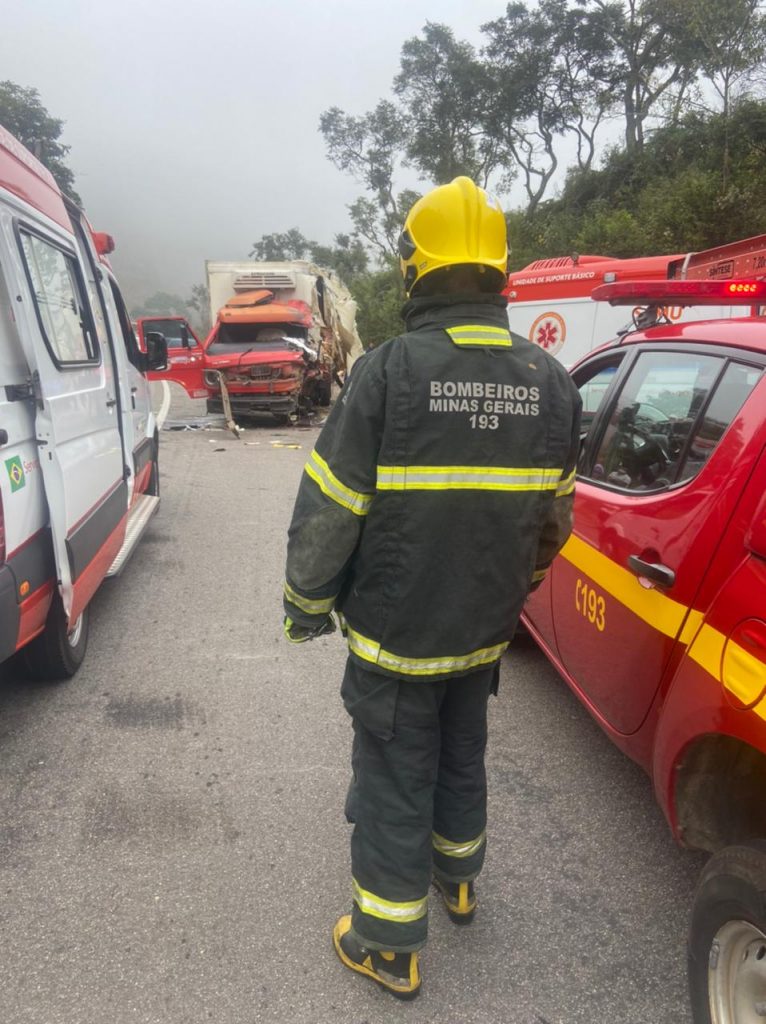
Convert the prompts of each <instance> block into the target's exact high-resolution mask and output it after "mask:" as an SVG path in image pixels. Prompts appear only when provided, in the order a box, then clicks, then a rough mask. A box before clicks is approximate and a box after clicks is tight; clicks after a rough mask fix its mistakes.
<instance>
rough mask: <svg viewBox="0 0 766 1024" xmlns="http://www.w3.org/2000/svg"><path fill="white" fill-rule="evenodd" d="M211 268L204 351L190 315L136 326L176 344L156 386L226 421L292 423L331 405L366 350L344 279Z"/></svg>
mask: <svg viewBox="0 0 766 1024" xmlns="http://www.w3.org/2000/svg"><path fill="white" fill-rule="evenodd" d="M206 267H207V284H208V292H209V295H210V309H211V319H212V321H213V327H212V329H211V331H210V333H209V334H208V336H207V338H206V339H205V341H204V342H203V343H202V344H200V343H199V341H198V340H197V338H196V336H195V335H194V332H193V330H192V329H191V327H189V325H188V324H187V323H186V321H185V320H184V319H183V318H182V317H171V316H167V317H153V318H148V317H144V318H141V319H140V320H139V321H138V323H137V327H138V331H139V336H140V337H141V336H142V335H143V332H145V331H147V330H153V331H161V332H162V333H163V334H164V335H165V337H166V339H167V342H168V354H169V365H168V369H167V370H165V371H163V372H162V373H158V374H156V375H154V377H155V379H162V380H168V381H173V382H175V383H177V384H180V385H181V386H182V387H183V388H185V390H186V391H187V393H188V394H189V395H190V396H191V397H192V398H207V409H208V412H213V413H221V412H222V413H224V414H225V415H226V416H227V418H231V417H233V418H236V417H242V416H252V415H254V414H258V413H270V414H271V415H272V416H273V417H274V418H275V419H276V420H277V422H279V423H289V422H290V421H291V420H293V419H295V418H296V417H298V416H301V415H305V414H307V413H310V412H311V411H312V410H314V409H315V408H316V407H317V406H326V405H329V403H330V395H331V389H332V382H333V379H336V380H339V381H341V380H342V379H343V377H344V376H345V374H346V373H347V372H348V371H349V370H350V368H351V365H352V364H353V362H354V360H355V359H356V358H357V357H358V356H359V355H361V353H362V345H361V342H360V340H359V336H358V334H357V332H356V323H355V314H356V304H355V303H354V300H353V299H352V298H351V295H350V294H349V292H348V291H347V290H346V288H345V287H344V285H343V284H342V283H341V282H340V281H339V280H338V278H337V277H336V276H335V275H334V274H332V273H331V272H329V271H326V270H322V269H321V268H319V267H315V266H314V265H313V264H310V263H308V262H306V261H294V262H289V263H287V262H286V263H251V262H248V263H217V262H208V263H207V265H206ZM163 325H164V327H163ZM227 406H228V408H227Z"/></svg>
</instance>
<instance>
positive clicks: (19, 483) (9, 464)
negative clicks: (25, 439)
mask: <svg viewBox="0 0 766 1024" xmlns="http://www.w3.org/2000/svg"><path fill="white" fill-rule="evenodd" d="M5 468H6V469H7V470H8V477H9V479H10V481H11V494H13V493H14V492H15V491H20V490H21V488H22V487H23V486H24V484H25V483H26V482H27V481H26V477H25V476H24V467H23V466H22V464H21V459H20V458H19V456H18V455H14V456H13V458H12V459H6V460H5Z"/></svg>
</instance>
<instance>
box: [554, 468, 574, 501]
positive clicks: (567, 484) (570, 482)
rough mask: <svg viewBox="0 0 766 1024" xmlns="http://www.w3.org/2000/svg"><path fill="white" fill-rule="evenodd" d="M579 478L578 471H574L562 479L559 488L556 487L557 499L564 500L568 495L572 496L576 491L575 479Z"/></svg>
mask: <svg viewBox="0 0 766 1024" xmlns="http://www.w3.org/2000/svg"><path fill="white" fill-rule="evenodd" d="M576 476H577V470H576V469H573V470H572V472H571V473H570V474H569V476H567V477H562V479H561V480H559V483H558V486H557V487H556V497H557V498H563V497H564V496H565V495H566V494H571V493H572V491H573V490H574V489H575V477H576Z"/></svg>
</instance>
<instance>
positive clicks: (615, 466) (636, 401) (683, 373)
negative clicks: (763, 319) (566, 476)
mask: <svg viewBox="0 0 766 1024" xmlns="http://www.w3.org/2000/svg"><path fill="white" fill-rule="evenodd" d="M723 364H724V360H723V359H722V358H721V357H718V356H709V355H702V354H698V353H695V352H642V353H641V354H640V355H639V356H638V358H637V359H636V361H635V363H634V364H633V366H632V367H631V370H630V373H629V374H628V376H627V377H626V379H625V382H624V384H623V387H622V390H621V392H620V395H619V396H618V399H617V402H616V403H615V406H614V409H613V410H612V413H611V416H610V417H609V422H608V423H607V425H606V428H605V430H604V435H603V437H602V438H601V441H600V443H599V445H598V451H597V454H596V457H595V459H594V461H593V468H592V471H591V474H590V475H591V477H592V479H593V480H595V481H600V482H603V483H606V484H611V485H612V486H614V487H619V488H625V489H627V490H632V491H646V490H658V489H661V488H663V487H669V486H670V485H671V484H672V483H674V482H676V481H677V479H679V474H680V472H681V470H682V467H683V466H685V465H688V475H686V476H683V477H681V479H688V478H689V477H690V476H693V475H694V473H695V472H697V470H698V469H699V468H700V466H701V465H702V462H697V463H696V468H695V463H694V462H693V461H692V460H690V459H687V458H686V455H687V451H688V450H689V443H690V441H691V438H692V435H693V433H694V431H695V429H696V424H697V420H698V418H699V417H700V413H701V411H702V410H703V409H704V407H705V406H706V404H707V401H708V398H709V396H710V393H711V391H712V390H713V387H714V385H715V383H716V381H717V378H718V376H719V375H720V373H721V370H722V368H723Z"/></svg>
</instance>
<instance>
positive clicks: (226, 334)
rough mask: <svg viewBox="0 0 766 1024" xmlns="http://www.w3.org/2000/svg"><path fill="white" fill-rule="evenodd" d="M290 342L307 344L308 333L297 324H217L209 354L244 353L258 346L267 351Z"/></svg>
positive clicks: (279, 347)
mask: <svg viewBox="0 0 766 1024" xmlns="http://www.w3.org/2000/svg"><path fill="white" fill-rule="evenodd" d="M291 340H295V341H299V342H302V343H303V344H306V343H307V342H308V331H307V329H306V328H305V327H300V326H299V325H297V324H219V327H218V332H217V333H216V336H215V338H214V340H213V342H212V344H211V345H210V348H209V349H208V351H209V352H211V353H213V354H215V353H218V354H221V353H225V352H245V351H246V350H247V349H251V348H254V347H255V346H258V347H259V348H265V349H268V350H275V351H276V350H278V349H284V348H286V347H287V345H288V344H289V342H290V341H291Z"/></svg>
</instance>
